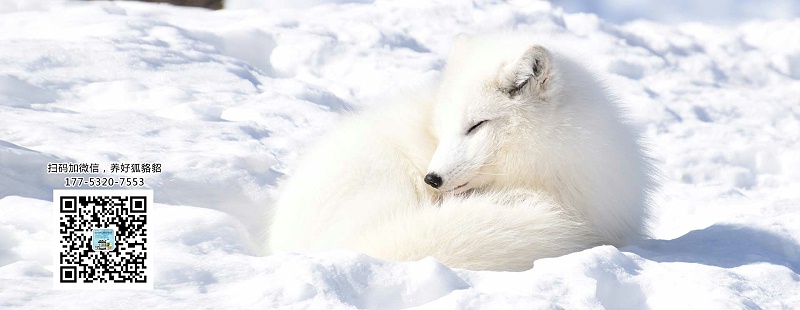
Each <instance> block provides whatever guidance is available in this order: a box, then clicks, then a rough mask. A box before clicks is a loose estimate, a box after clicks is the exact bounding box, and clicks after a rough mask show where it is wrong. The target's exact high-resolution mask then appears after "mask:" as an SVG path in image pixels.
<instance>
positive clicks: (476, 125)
mask: <svg viewBox="0 0 800 310" xmlns="http://www.w3.org/2000/svg"><path fill="white" fill-rule="evenodd" d="M488 121H489V120H488V119H485V120H482V121H480V122H478V123H477V124H475V125H472V127H470V128H469V129H467V133H466V134H467V135H469V134H471V133H472V132H473V131H475V129H478V127H481V125H483V124H484V123H486V122H488Z"/></svg>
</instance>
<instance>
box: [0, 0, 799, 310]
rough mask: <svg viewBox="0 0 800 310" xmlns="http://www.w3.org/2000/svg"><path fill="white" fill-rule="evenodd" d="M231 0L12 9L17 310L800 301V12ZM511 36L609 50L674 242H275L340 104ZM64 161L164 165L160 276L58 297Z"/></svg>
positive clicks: (10, 151)
mask: <svg viewBox="0 0 800 310" xmlns="http://www.w3.org/2000/svg"><path fill="white" fill-rule="evenodd" d="M231 2H232V3H234V2H235V3H238V4H239V5H240V7H242V8H243V9H230V10H223V11H217V12H210V11H205V10H200V9H187V8H176V7H171V6H165V5H150V4H142V3H122V2H115V3H104V2H90V3H83V2H81V3H75V2H70V3H62V2H59V1H22V0H5V1H0V308H3V309H15V308H62V309H64V308H105V307H107V306H108V305H113V306H114V307H116V306H119V305H125V306H126V307H130V308H154V307H155V308H175V307H178V308H272V307H282V306H289V307H293V308H307V307H312V308H348V307H356V308H379V309H390V308H401V307H411V306H423V308H435V309H440V308H444V309H448V308H485V307H486V308H499V309H506V308H525V309H529V308H560V307H563V308H568V309H583V308H602V307H605V308H617V309H618V308H623V309H624V308H648V307H650V308H669V309H673V308H681V309H682V308H699V309H722V308H734V309H737V308H752V309H757V308H768V309H780V308H797V307H800V275H799V274H800V96H798V94H800V32H799V31H797V29H800V19H794V20H791V21H782V20H775V21H753V22H748V23H745V24H741V25H737V26H725V27H721V26H709V25H704V24H699V23H690V24H675V25H667V24H658V23H653V22H643V21H636V22H632V23H628V24H624V25H615V24H611V23H608V22H605V21H603V20H601V19H599V18H598V17H596V16H594V15H591V14H583V13H575V14H567V13H564V12H563V11H562V10H561V9H558V8H554V7H551V6H550V5H548V4H547V3H540V2H530V1H516V2H513V1H512V2H511V3H510V4H508V3H493V2H492V1H452V2H450V1H377V2H375V3H334V4H324V5H320V6H313V7H312V4H314V3H317V2H321V1H306V2H304V3H303V4H304V5H301V6H295V7H288V6H280V5H274V6H271V7H269V8H252V7H251V6H252V3H255V2H257V1H255V0H253V1H249V2H248V1H247V0H239V1H231ZM285 2H286V1H285ZM335 2H344V1H335ZM366 2H371V1H366ZM472 2H475V3H472ZM275 3H279V4H280V3H282V2H280V1H277V2H275ZM287 3H288V2H287ZM248 7H250V8H248ZM505 29H516V30H518V31H531V32H533V31H553V30H557V31H563V32H566V33H569V34H571V35H574V36H578V37H581V38H584V39H585V40H589V41H591V42H592V43H593V45H594V46H595V47H596V51H597V53H600V54H601V56H602V57H599V58H600V59H602V60H603V63H602V64H601V67H602V68H606V69H607V71H609V72H610V73H611V74H612V76H613V81H612V82H613V83H614V85H616V86H617V87H619V88H620V89H621V91H620V95H621V96H622V97H623V98H625V99H626V101H627V102H629V108H630V110H631V112H632V114H633V116H634V117H635V118H636V120H637V123H638V124H639V125H640V126H641V128H642V129H643V130H644V131H645V132H646V133H647V138H648V139H649V140H650V142H651V145H652V149H653V153H654V156H655V157H656V158H658V159H659V160H660V161H661V163H662V164H661V168H662V169H663V171H664V173H665V179H666V180H665V185H664V187H663V189H662V190H661V191H660V192H659V193H658V195H657V197H656V198H657V202H658V208H657V210H656V213H657V215H658V216H659V217H658V219H657V220H656V221H655V222H654V225H653V226H654V233H655V236H654V237H655V238H656V239H657V240H650V241H646V242H642V243H640V244H636V245H633V246H629V247H625V248H621V249H617V248H614V247H610V246H602V247H597V248H593V249H589V250H586V251H583V252H579V253H574V254H570V255H566V256H563V257H558V258H550V259H543V260H539V261H537V262H536V266H535V267H534V268H533V269H532V270H530V271H526V272H520V273H501V272H473V271H464V270H451V269H449V268H447V267H444V266H443V265H441V264H439V263H437V262H436V261H434V260H432V259H426V260H422V261H419V262H412V263H393V262H384V261H379V260H375V259H372V258H369V257H366V256H364V255H360V254H357V253H352V252H344V251H340V252H328V253H319V254H315V255H296V254H278V255H272V256H266V257H265V256H259V255H258V254H259V250H258V245H259V244H263V242H264V240H263V237H262V234H261V231H263V230H264V228H265V227H266V225H267V218H266V215H265V214H266V212H267V210H268V209H269V207H270V206H271V201H272V200H273V199H274V198H275V197H276V195H278V190H277V189H276V185H277V184H278V180H279V179H280V178H281V176H282V175H283V173H286V171H288V170H287V168H288V167H290V166H291V164H292V163H293V161H294V160H295V158H296V157H297V152H298V150H301V149H302V147H303V146H304V145H306V144H308V143H310V142H311V141H313V140H314V137H316V136H317V135H318V134H319V133H320V132H323V131H325V130H326V128H328V127H327V126H328V125H329V124H330V123H331V121H332V120H335V119H336V118H337V117H338V116H339V114H340V113H341V112H342V111H343V110H347V109H351V108H355V107H359V106H364V105H374V104H381V102H382V101H383V100H382V99H380V97H381V96H383V95H384V94H386V93H387V92H393V91H395V90H397V89H401V88H402V87H404V86H407V85H408V84H409V83H413V82H415V81H420V80H423V79H427V78H431V77H435V76H436V75H437V73H438V71H439V70H440V69H441V67H442V65H443V59H444V57H445V55H446V53H447V50H448V47H449V44H450V41H451V39H452V38H453V37H454V36H455V35H456V34H458V33H479V32H487V31H497V30H505ZM48 162H82V163H99V164H101V165H108V164H110V163H113V162H134V163H135V162H158V163H162V164H163V167H164V168H163V171H164V172H163V173H161V174H155V175H148V176H147V179H146V181H147V184H148V185H149V186H148V187H150V188H152V189H153V190H154V192H155V200H156V202H157V203H158V205H157V206H156V207H155V208H154V209H153V210H152V225H153V230H154V233H155V234H156V237H155V238H154V239H152V240H151V248H152V250H151V251H152V253H153V255H155V257H154V263H155V265H156V267H157V269H156V271H155V289H154V290H152V291H106V292H102V293H98V292H93V291H77V292H74V291H54V290H51V286H52V284H51V283H52V259H51V255H50V253H51V252H50V251H51V250H50V244H51V243H50V242H51V240H52V238H53V236H54V234H53V233H52V231H53V227H52V225H51V220H50V216H51V214H52V213H51V202H50V199H51V198H52V190H53V189H56V188H62V184H63V177H64V176H63V175H60V176H55V175H47V174H45V166H46V164H47V163H48Z"/></svg>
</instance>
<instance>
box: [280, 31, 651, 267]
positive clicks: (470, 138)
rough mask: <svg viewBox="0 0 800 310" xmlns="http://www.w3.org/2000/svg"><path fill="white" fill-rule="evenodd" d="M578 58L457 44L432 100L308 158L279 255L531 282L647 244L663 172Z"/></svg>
mask: <svg viewBox="0 0 800 310" xmlns="http://www.w3.org/2000/svg"><path fill="white" fill-rule="evenodd" d="M576 46H580V45H579V44H576V43H574V42H569V41H568V40H567V39H565V38H562V37H557V36H551V37H547V38H534V39H530V38H521V37H519V36H514V35H496V36H487V37H478V38H470V39H466V38H461V39H458V40H457V41H456V43H455V47H454V49H453V53H452V55H451V56H450V59H449V60H448V64H447V67H446V68H445V70H444V72H443V74H442V77H441V81H440V82H439V84H438V86H437V87H436V90H435V91H433V92H432V93H431V94H426V93H421V94H417V95H416V96H412V97H409V98H405V99H404V100H402V102H401V103H400V104H394V105H389V106H384V107H381V108H380V109H373V110H369V111H365V112H362V113H359V114H357V115H353V116H351V117H349V118H347V119H346V120H344V121H343V122H342V123H341V124H340V125H339V126H338V128H337V129H335V130H334V131H333V132H331V133H330V134H329V135H328V136H327V137H325V138H322V139H321V142H320V143H319V144H318V145H316V146H315V147H314V148H312V149H311V150H309V151H308V154H307V156H306V157H305V158H304V159H302V160H301V161H300V162H299V163H298V165H297V168H296V170H295V171H294V172H292V173H291V174H290V178H289V179H288V181H287V182H286V184H284V191H283V195H282V197H281V198H280V200H279V202H278V205H277V208H276V210H275V214H274V222H273V225H272V228H271V236H270V246H271V249H272V250H273V251H285V250H291V251H313V250H322V249H329V248H350V249H354V250H357V251H361V252H364V253H366V254H370V255H373V256H376V257H380V258H385V259H390V260H402V261H407V260H418V259H421V258H424V257H427V256H433V257H435V258H436V259H438V260H439V261H441V262H443V263H444V264H446V265H448V266H450V267H456V268H466V269H475V270H524V269H528V268H530V267H531V266H532V265H533V261H534V260H536V259H538V258H542V257H552V256H558V255H563V254H566V253H569V252H572V251H577V250H581V249H586V248H589V247H592V246H594V245H599V244H612V245H617V246H620V245H624V244H626V243H628V242H630V241H632V240H636V239H638V238H641V237H643V236H645V235H646V227H645V219H646V216H647V205H648V193H649V191H650V190H652V188H653V186H654V183H655V182H654V180H653V174H654V170H653V168H652V165H651V163H650V161H649V159H648V158H647V156H646V155H645V154H644V152H643V150H642V147H641V145H640V142H639V141H638V140H639V136H638V135H637V134H636V133H635V132H634V131H633V130H632V129H631V128H630V126H629V125H627V124H626V122H625V119H624V117H623V116H622V115H623V114H622V111H621V110H620V107H619V106H618V104H617V102H616V99H614V97H612V96H611V94H609V92H608V90H607V89H606V86H605V85H604V84H603V82H602V81H601V80H600V79H599V78H598V75H596V74H595V73H592V72H591V71H590V70H589V69H587V67H590V65H586V64H585V63H583V62H581V61H579V59H578V57H582V55H580V54H578V55H576V54H575V53H574V50H575V49H576ZM481 121H485V122H483V123H481ZM479 123H480V124H479ZM478 124H479V125H478ZM476 125H477V126H476ZM427 174H435V175H437V176H438V177H440V179H441V184H439V188H438V189H434V188H432V187H431V186H429V185H428V184H425V182H424V181H423V179H424V178H425V176H426V175H427Z"/></svg>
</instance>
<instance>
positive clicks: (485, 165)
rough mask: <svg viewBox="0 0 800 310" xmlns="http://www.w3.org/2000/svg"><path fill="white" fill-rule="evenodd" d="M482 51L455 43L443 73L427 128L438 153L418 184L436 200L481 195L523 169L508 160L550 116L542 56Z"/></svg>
mask: <svg viewBox="0 0 800 310" xmlns="http://www.w3.org/2000/svg"><path fill="white" fill-rule="evenodd" d="M459 45H461V46H459ZM487 45H492V44H481V43H480V42H475V41H471V42H457V43H456V47H455V49H454V53H453V54H452V55H451V57H450V59H449V60H448V64H447V68H446V69H445V71H444V73H443V78H442V82H441V86H440V89H439V92H438V94H437V99H436V100H437V102H436V104H435V108H434V111H433V127H432V130H433V132H434V134H435V136H436V137H437V138H438V140H439V145H438V147H437V148H436V151H435V153H434V155H433V158H432V159H431V162H430V165H429V166H428V171H427V175H425V177H424V181H425V183H427V184H428V185H430V186H432V187H434V188H436V189H438V190H440V191H443V192H450V193H456V194H457V193H462V192H465V191H467V190H470V189H474V188H482V187H485V186H488V185H490V184H492V183H494V182H495V181H497V180H498V178H501V177H502V176H503V175H505V174H508V173H513V172H516V171H508V170H509V169H510V168H509V167H522V166H524V165H521V163H520V162H519V161H520V160H521V159H520V158H518V156H511V154H513V153H516V149H517V147H518V145H519V144H520V143H528V142H525V141H532V140H535V137H532V136H535V135H536V134H537V133H536V132H537V130H533V128H537V129H542V128H544V127H547V126H543V125H542V124H540V123H541V121H542V118H543V115H545V114H548V113H551V111H548V110H552V109H553V105H552V104H547V103H548V100H549V97H550V96H553V91H552V90H551V88H552V86H551V85H552V83H554V80H555V79H556V76H555V75H554V74H553V69H554V68H553V62H552V56H551V54H550V52H549V51H548V50H546V49H545V48H543V47H541V46H538V45H524V46H517V47H508V46H496V45H495V46H487Z"/></svg>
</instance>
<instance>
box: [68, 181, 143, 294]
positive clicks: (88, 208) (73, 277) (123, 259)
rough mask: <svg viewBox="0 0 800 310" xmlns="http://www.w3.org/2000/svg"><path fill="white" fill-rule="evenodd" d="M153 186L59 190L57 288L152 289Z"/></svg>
mask: <svg viewBox="0 0 800 310" xmlns="http://www.w3.org/2000/svg"><path fill="white" fill-rule="evenodd" d="M152 202H153V191H151V190H55V191H53V204H54V207H55V212H54V213H55V218H56V227H57V230H58V231H57V233H56V240H57V241H56V242H57V251H56V256H55V270H54V272H53V285H54V287H55V288H56V289H152V288H153V279H152V277H151V271H152V266H151V265H150V258H149V256H148V253H147V240H148V238H149V237H150V236H149V231H148V225H147V215H148V209H149V208H150V207H151V206H152Z"/></svg>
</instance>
